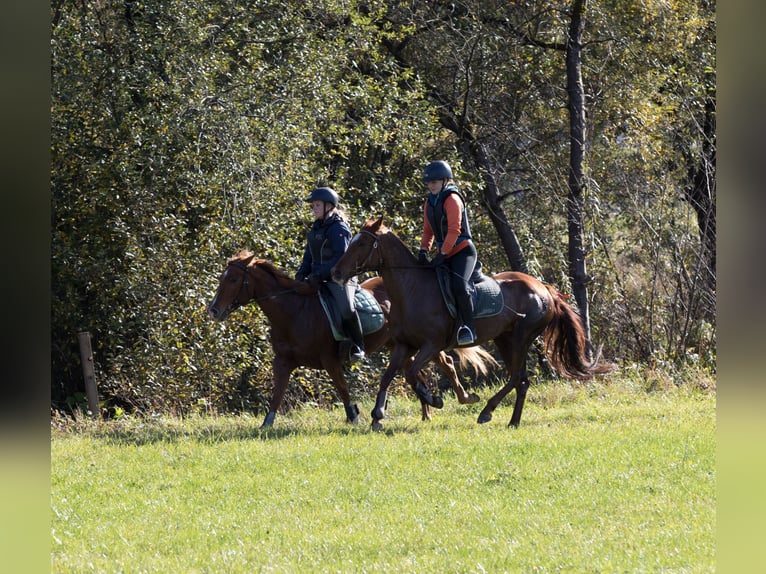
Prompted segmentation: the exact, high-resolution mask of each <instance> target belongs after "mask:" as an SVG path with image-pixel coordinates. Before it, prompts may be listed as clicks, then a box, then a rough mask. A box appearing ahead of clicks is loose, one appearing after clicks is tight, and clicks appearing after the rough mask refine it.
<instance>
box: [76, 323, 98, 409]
mask: <svg viewBox="0 0 766 574" xmlns="http://www.w3.org/2000/svg"><path fill="white" fill-rule="evenodd" d="M77 339H78V340H79V341H80V360H81V361H82V375H83V377H84V378H85V394H86V396H87V397H88V408H89V409H90V414H91V416H92V417H93V418H101V409H100V408H99V406H98V387H96V369H95V368H94V367H93V351H92V350H91V346H90V333H89V332H88V331H81V332H80V333H77Z"/></svg>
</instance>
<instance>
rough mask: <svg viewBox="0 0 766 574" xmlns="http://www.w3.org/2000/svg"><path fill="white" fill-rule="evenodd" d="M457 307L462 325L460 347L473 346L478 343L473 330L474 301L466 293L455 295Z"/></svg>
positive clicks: (458, 342)
mask: <svg viewBox="0 0 766 574" xmlns="http://www.w3.org/2000/svg"><path fill="white" fill-rule="evenodd" d="M455 305H456V306H457V314H458V317H459V319H460V323H461V325H460V328H459V329H458V331H457V344H458V347H463V346H466V345H472V344H473V343H475V342H476V332H475V331H474V330H473V300H472V299H471V296H470V295H469V294H468V293H466V292H465V291H463V292H460V293H455Z"/></svg>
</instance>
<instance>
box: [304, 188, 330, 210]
mask: <svg viewBox="0 0 766 574" xmlns="http://www.w3.org/2000/svg"><path fill="white" fill-rule="evenodd" d="M317 199H318V200H319V201H324V202H326V203H332V205H333V207H338V194H337V193H335V190H334V189H333V188H331V187H317V188H316V189H315V190H314V191H312V192H311V194H310V195H309V196H308V197H307V198H306V200H305V201H307V202H308V203H311V202H312V201H314V200H317Z"/></svg>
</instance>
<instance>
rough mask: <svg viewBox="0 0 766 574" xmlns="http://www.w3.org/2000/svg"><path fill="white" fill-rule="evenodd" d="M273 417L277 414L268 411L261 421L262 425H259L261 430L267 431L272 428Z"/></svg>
mask: <svg viewBox="0 0 766 574" xmlns="http://www.w3.org/2000/svg"><path fill="white" fill-rule="evenodd" d="M275 416H277V413H275V412H274V411H270V412H269V413H268V414H267V415H266V418H265V419H263V424H262V425H261V428H262V429H267V428H271V427H272V426H274V417H275Z"/></svg>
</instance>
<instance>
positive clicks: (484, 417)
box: [476, 413, 492, 425]
mask: <svg viewBox="0 0 766 574" xmlns="http://www.w3.org/2000/svg"><path fill="white" fill-rule="evenodd" d="M491 420H492V413H481V414H480V415H479V418H478V420H477V421H476V422H477V423H479V424H480V425H483V424H484V423H488V422H489V421H491Z"/></svg>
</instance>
